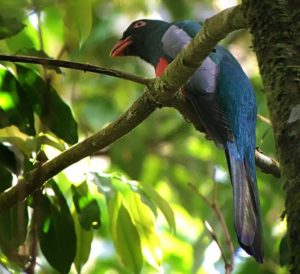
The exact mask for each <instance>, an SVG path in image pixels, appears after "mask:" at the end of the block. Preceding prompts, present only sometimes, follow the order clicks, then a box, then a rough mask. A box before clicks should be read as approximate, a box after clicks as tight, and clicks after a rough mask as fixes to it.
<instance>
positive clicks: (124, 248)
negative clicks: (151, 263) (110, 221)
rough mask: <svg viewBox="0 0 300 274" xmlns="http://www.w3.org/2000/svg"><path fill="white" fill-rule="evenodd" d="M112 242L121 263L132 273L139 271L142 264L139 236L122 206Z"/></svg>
mask: <svg viewBox="0 0 300 274" xmlns="http://www.w3.org/2000/svg"><path fill="white" fill-rule="evenodd" d="M114 244H115V247H116V250H117V252H118V254H119V256H120V258H121V261H122V263H123V264H124V265H125V266H126V267H128V268H129V269H131V270H132V272H133V273H140V272H141V269H142V265H143V256H142V249H141V242H140V237H139V234H138V231H137V228H136V227H135V226H134V224H133V223H132V220H131V217H130V215H129V213H128V211H127V210H126V208H125V207H124V206H121V207H120V210H119V214H118V218H117V223H116V239H115V241H114Z"/></svg>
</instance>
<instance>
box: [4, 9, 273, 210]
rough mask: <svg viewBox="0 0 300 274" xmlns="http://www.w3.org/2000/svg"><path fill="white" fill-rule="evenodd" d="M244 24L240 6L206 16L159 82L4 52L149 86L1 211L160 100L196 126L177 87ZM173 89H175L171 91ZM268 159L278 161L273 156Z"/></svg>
mask: <svg viewBox="0 0 300 274" xmlns="http://www.w3.org/2000/svg"><path fill="white" fill-rule="evenodd" d="M245 26H246V24H245V21H244V18H243V16H242V14H241V8H240V7H239V6H237V7H234V8H230V9H227V10H224V11H222V12H221V13H219V14H217V15H215V16H213V17H212V18H210V19H208V20H206V21H205V23H204V25H203V27H202V29H201V31H200V32H199V33H198V34H197V35H196V37H195V38H194V40H193V41H192V42H191V44H190V45H189V46H188V47H187V48H186V49H185V50H183V51H182V53H180V55H179V56H178V57H177V58H176V59H175V60H174V62H172V64H171V65H170V66H169V67H168V68H167V70H166V71H165V73H164V74H163V75H162V76H161V77H160V78H156V79H155V80H151V79H145V78H142V77H138V76H135V75H132V74H128V73H124V72H120V71H116V70H112V69H107V68H101V67H96V66H91V65H85V64H80V63H73V62H66V61H60V60H53V59H45V58H37V57H25V56H14V57H12V56H8V55H0V60H2V61H4V60H5V61H13V62H28V63H37V64H42V65H52V66H61V67H68V68H71V69H81V70H84V71H92V72H96V73H100V74H106V75H110V76H114V77H119V78H122V79H127V80H130V81H134V82H137V83H140V84H144V85H145V86H146V87H147V91H146V92H145V93H144V94H143V95H142V96H141V97H140V98H139V99H137V100H136V101H135V102H134V103H133V105H132V106H131V107H130V108H129V109H128V110H127V111H126V112H125V113H123V114H122V115H121V116H120V117H119V118H118V119H117V120H116V121H114V122H112V123H111V124H110V125H108V126H107V127H105V128H104V129H102V130H100V131H99V132H98V133H96V134H94V135H92V136H91V137H89V138H87V139H85V140H84V141H82V142H80V143H78V144H76V145H74V146H72V147H71V148H69V149H68V150H66V151H64V152H63V153H61V154H60V155H58V156H57V157H55V158H53V159H52V160H49V161H47V162H46V163H44V164H42V165H41V166H39V167H38V168H36V169H34V170H33V171H31V172H29V173H27V174H25V175H24V177H22V178H20V179H19V182H18V184H17V185H15V186H14V187H12V188H10V189H8V190H7V191H5V192H3V193H1V194H0V211H3V210H4V209H6V208H9V207H10V206H12V205H14V204H16V203H17V202H19V201H22V200H24V199H25V198H26V197H28V196H29V195H30V194H32V193H33V192H34V191H35V190H37V189H38V188H40V187H41V186H42V185H43V184H44V183H45V182H46V181H47V180H48V179H50V178H52V177H53V176H55V175H56V174H57V173H59V172H61V171H62V170H63V169H65V168H66V167H68V166H70V165H72V164H74V163H75V162H77V161H79V160H81V159H83V158H85V157H87V156H89V155H91V154H93V153H94V152H95V151H98V150H100V149H103V148H104V147H106V146H108V145H110V144H112V143H114V142H115V141H116V140H118V139H120V138H122V137H123V136H125V135H126V134H127V133H128V132H130V131H131V130H132V129H134V128H135V127H137V126H138V125H139V124H140V123H142V122H143V121H144V120H145V119H146V118H147V117H148V116H149V115H150V114H151V113H152V112H153V111H154V110H155V109H156V108H157V103H159V105H160V106H164V107H174V108H176V109H177V110H178V111H179V112H180V113H182V114H183V115H184V116H185V117H187V118H188V119H189V120H190V121H191V122H192V123H193V124H194V125H195V127H196V128H198V125H197V122H196V118H195V116H194V114H193V113H192V112H191V110H190V108H188V107H187V105H186V103H185V101H184V99H183V98H182V97H181V96H180V95H179V94H178V93H176V91H177V90H178V89H179V88H180V87H181V86H182V85H183V84H184V83H185V82H186V81H187V80H188V79H189V78H190V76H191V75H192V74H193V73H194V71H195V69H196V68H197V67H198V66H199V65H200V64H201V62H202V61H203V60H204V59H205V58H206V56H208V55H209V53H210V51H211V50H212V49H213V48H214V46H215V45H216V44H217V43H218V42H219V40H221V39H223V38H224V37H225V36H226V35H227V34H228V33H230V32H232V31H234V30H236V29H240V28H243V27H245ZM170 90H171V91H172V92H167V91H170ZM265 158H266V156H265ZM265 158H264V160H261V159H262V158H261V157H259V156H258V157H257V158H256V160H257V165H258V166H260V167H264V168H263V170H268V172H269V173H272V174H274V175H275V173H276V174H279V168H278V166H276V167H275V170H276V172H275V173H273V172H272V171H270V170H272V169H268V161H265ZM269 162H272V163H274V162H273V161H272V160H270V161H269ZM272 167H274V166H272ZM275 176H276V175H275Z"/></svg>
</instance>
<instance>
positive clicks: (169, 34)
mask: <svg viewBox="0 0 300 274" xmlns="http://www.w3.org/2000/svg"><path fill="white" fill-rule="evenodd" d="M191 40H192V38H191V37H190V36H189V35H188V34H187V33H186V32H185V31H184V30H183V29H180V28H178V27H177V26H175V25H172V26H171V27H169V28H168V30H167V31H166V32H165V34H164V36H163V37H162V48H163V51H164V52H165V53H166V54H167V55H168V56H170V57H171V58H172V59H174V58H175V57H176V56H177V55H178V54H179V53H180V51H181V50H182V49H183V48H185V47H186V46H187V45H188V44H189V43H190V41H191ZM217 75H218V65H217V64H215V63H214V62H213V61H212V60H211V58H209V57H207V58H205V60H204V61H203V62H202V65H201V66H200V67H199V68H198V69H197V70H196V72H195V74H194V75H193V76H192V77H191V79H190V80H189V81H188V83H187V84H186V86H187V87H188V88H191V90H199V92H202V93H203V92H205V93H214V92H215V91H216V88H217Z"/></svg>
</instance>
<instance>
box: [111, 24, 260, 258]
mask: <svg viewBox="0 0 300 274" xmlns="http://www.w3.org/2000/svg"><path fill="white" fill-rule="evenodd" d="M200 28H201V24H200V23H197V22H192V21H181V22H175V23H167V22H164V21H159V20H146V19H145V20H138V21H135V22H133V23H132V24H131V25H130V26H129V27H128V28H127V30H126V31H125V32H124V34H123V37H122V39H121V40H120V42H119V43H118V44H117V45H116V46H115V47H114V48H113V50H112V52H111V55H112V56H117V55H135V56H139V57H141V58H142V59H143V60H145V61H146V62H148V63H151V64H152V65H153V66H154V68H155V69H156V74H157V75H158V76H159V75H160V74H161V73H162V72H163V69H164V68H165V67H166V65H167V64H168V63H169V62H171V61H172V60H173V59H174V58H175V57H176V56H177V54H178V53H179V52H180V51H181V49H182V48H184V47H185V46H186V45H187V44H188V43H189V42H190V40H191V38H192V37H194V36H195V35H196V33H197V32H198V31H199V30H200ZM182 89H183V90H184V94H185V96H186V98H187V102H188V104H190V107H191V108H192V109H193V110H194V112H195V114H196V115H197V117H198V119H199V123H200V124H201V125H202V126H203V127H204V129H205V132H206V133H207V134H208V135H209V136H210V137H211V138H212V139H213V140H214V142H215V143H216V144H217V145H218V146H221V147H223V148H224V150H225V154H226V158H227V163H228V168H229V172H230V177H231V182H232V186H233V200H234V219H235V221H234V225H235V230H236V233H237V237H238V240H239V242H240V245H241V247H242V248H243V249H245V250H246V251H247V252H248V253H249V254H250V255H252V256H253V257H254V258H255V259H256V260H257V261H259V262H262V261H263V243H262V228H261V217H260V209H259V198H258V190H257V184H256V172H255V162H254V155H255V127H256V100H255V94H254V91H253V88H252V86H251V84H250V81H249V79H248V78H247V76H246V75H245V73H244V72H243V70H242V68H241V66H240V65H239V63H238V62H237V61H236V59H235V58H234V57H233V56H232V55H231V54H230V53H229V52H228V51H227V50H226V49H224V48H223V47H221V46H216V47H215V49H214V51H213V52H211V54H210V55H209V56H208V57H207V58H206V59H205V61H204V62H203V63H202V65H201V66H200V67H199V68H198V69H197V70H196V72H195V74H194V75H193V76H192V77H191V79H189V81H188V82H187V83H186V84H185V85H184V87H183V88H182Z"/></svg>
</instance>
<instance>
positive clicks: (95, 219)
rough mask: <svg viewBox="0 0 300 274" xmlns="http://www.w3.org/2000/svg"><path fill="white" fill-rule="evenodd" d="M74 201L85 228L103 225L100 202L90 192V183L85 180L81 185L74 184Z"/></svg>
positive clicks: (95, 227)
mask: <svg viewBox="0 0 300 274" xmlns="http://www.w3.org/2000/svg"><path fill="white" fill-rule="evenodd" d="M72 192H73V202H74V205H75V209H76V211H77V213H78V218H79V222H80V225H81V226H82V228H83V229H85V230H90V229H92V228H94V229H97V228H99V227H100V225H101V220H100V216H101V212H100V208H99V206H98V203H97V201H96V200H95V199H93V197H92V195H91V194H90V193H89V190H88V185H87V183H86V182H83V183H82V184H80V185H79V186H77V187H75V186H73V185H72Z"/></svg>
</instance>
